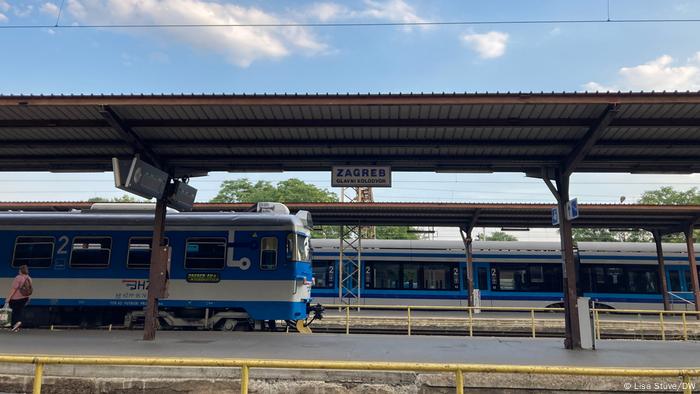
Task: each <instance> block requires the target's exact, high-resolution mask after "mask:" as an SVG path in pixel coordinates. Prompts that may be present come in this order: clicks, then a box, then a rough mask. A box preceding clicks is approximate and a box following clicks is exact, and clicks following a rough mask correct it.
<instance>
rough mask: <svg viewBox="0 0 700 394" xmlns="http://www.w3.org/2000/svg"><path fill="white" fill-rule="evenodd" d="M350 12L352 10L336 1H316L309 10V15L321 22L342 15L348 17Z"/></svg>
mask: <svg viewBox="0 0 700 394" xmlns="http://www.w3.org/2000/svg"><path fill="white" fill-rule="evenodd" d="M350 14H351V11H350V10H349V9H348V8H347V7H344V6H342V5H340V4H336V3H316V4H313V5H311V7H309V8H308V10H307V15H309V16H311V17H312V18H313V19H317V20H318V21H320V22H328V21H332V20H336V19H338V18H340V17H341V16H346V17H347V16H348V15H350Z"/></svg>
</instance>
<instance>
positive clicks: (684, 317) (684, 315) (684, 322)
mask: <svg viewBox="0 0 700 394" xmlns="http://www.w3.org/2000/svg"><path fill="white" fill-rule="evenodd" d="M592 311H593V327H594V329H595V336H596V339H600V338H601V333H600V332H601V329H600V326H601V320H600V314H601V313H610V314H622V315H636V316H638V317H639V321H640V325H641V322H642V320H641V316H643V315H648V316H655V315H656V316H658V324H659V334H660V336H661V340H662V341H665V340H666V337H667V327H668V326H669V325H679V324H680V325H681V337H682V338H683V340H684V341H687V340H688V316H689V315H690V316H691V317H693V318H695V319H700V312H696V311H673V310H671V311H662V310H646V309H592ZM664 316H680V317H681V321H680V322H670V321H668V320H667V319H665V318H664ZM608 322H610V321H608ZM625 322H629V321H625ZM646 323H652V321H646Z"/></svg>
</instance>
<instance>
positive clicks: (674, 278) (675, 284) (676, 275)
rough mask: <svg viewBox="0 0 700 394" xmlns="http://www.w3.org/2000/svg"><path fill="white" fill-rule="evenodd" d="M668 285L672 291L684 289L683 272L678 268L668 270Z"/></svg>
mask: <svg viewBox="0 0 700 394" xmlns="http://www.w3.org/2000/svg"><path fill="white" fill-rule="evenodd" d="M668 279H669V281H668V287H669V290H670V291H683V288H682V287H681V273H680V272H678V271H677V270H672V271H668Z"/></svg>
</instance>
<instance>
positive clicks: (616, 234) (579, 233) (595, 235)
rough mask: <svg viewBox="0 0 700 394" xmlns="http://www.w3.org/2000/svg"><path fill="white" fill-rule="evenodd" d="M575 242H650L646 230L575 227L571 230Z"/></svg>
mask: <svg viewBox="0 0 700 394" xmlns="http://www.w3.org/2000/svg"><path fill="white" fill-rule="evenodd" d="M573 235H574V241H576V242H651V241H653V238H652V236H651V234H648V232H647V231H610V230H608V229H606V228H577V229H574V230H573Z"/></svg>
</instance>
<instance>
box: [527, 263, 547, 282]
mask: <svg viewBox="0 0 700 394" xmlns="http://www.w3.org/2000/svg"><path fill="white" fill-rule="evenodd" d="M530 281H531V282H532V283H544V267H543V266H542V265H541V264H532V265H530Z"/></svg>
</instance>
